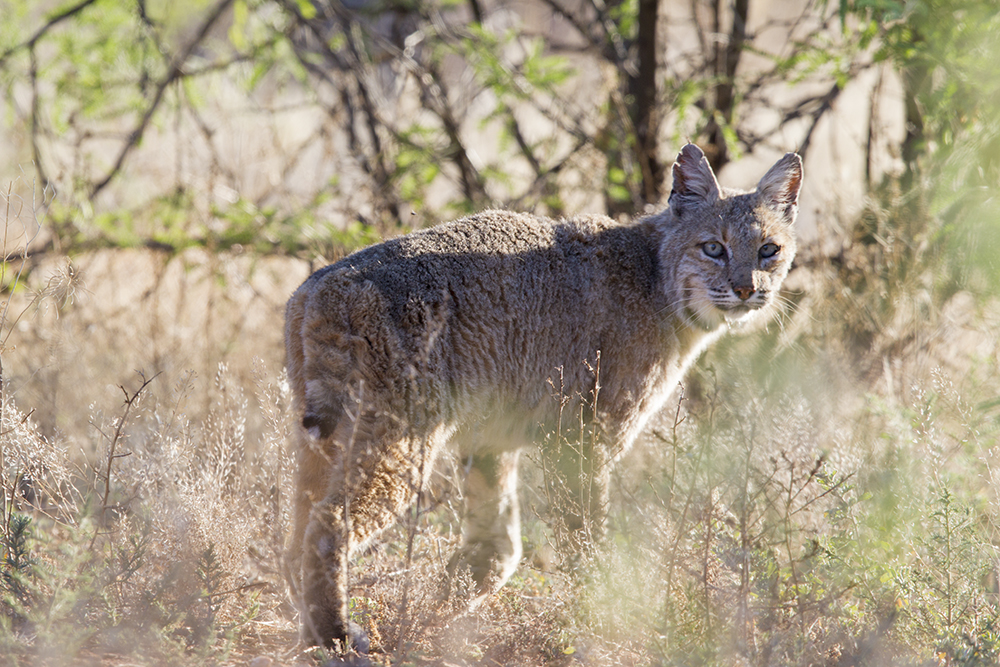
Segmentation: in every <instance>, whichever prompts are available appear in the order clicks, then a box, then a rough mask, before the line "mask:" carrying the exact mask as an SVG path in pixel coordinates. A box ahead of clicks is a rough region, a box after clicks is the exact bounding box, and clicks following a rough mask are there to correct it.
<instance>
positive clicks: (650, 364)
mask: <svg viewBox="0 0 1000 667" xmlns="http://www.w3.org/2000/svg"><path fill="white" fill-rule="evenodd" d="M801 180H802V164H801V160H800V158H799V157H798V156H797V155H794V154H791V153H789V154H788V155H785V156H784V157H783V158H782V159H780V160H779V161H778V162H777V163H776V164H775V165H774V166H773V167H772V168H771V170H770V171H768V172H767V174H766V175H765V176H764V177H763V178H762V179H761V181H760V183H759V184H758V186H757V189H756V190H755V191H752V192H741V191H735V190H729V189H722V188H720V187H719V185H718V183H717V182H716V179H715V175H714V174H713V173H712V170H711V168H710V167H709V165H708V162H707V160H706V159H705V156H704V154H703V153H702V151H701V150H700V149H698V148H697V147H696V146H694V145H691V144H689V145H687V146H685V147H684V149H683V150H682V151H681V152H680V154H679V155H678V157H677V160H676V162H675V164H674V167H673V190H672V192H671V195H670V200H669V206H668V208H667V209H665V210H663V211H662V212H660V213H658V214H656V215H653V216H650V217H646V218H643V219H640V220H638V221H636V222H634V223H628V224H622V223H618V222H615V221H613V220H611V219H610V218H607V217H603V216H583V217H576V218H572V219H561V220H551V219H547V218H541V217H536V216H532V215H525V214H521V213H514V212H510V211H496V210H494V211H485V212H483V213H479V214H477V215H473V216H470V217H467V218H464V219H462V220H458V221H455V222H451V223H447V224H442V225H440V226H437V227H434V228H431V229H428V230H424V231H420V232H416V233H413V234H410V235H408V236H404V237H401V238H397V239H393V240H390V241H386V242H384V243H381V244H378V245H375V246H372V247H370V248H367V249H365V250H361V251H359V252H357V253H354V254H353V255H350V256H348V257H347V258H345V259H343V260H341V261H339V262H337V263H336V264H333V265H331V266H328V267H326V268H324V269H321V270H319V271H317V272H316V273H315V274H313V275H312V276H311V277H310V278H308V279H307V280H306V281H305V283H304V284H303V285H302V286H301V287H300V288H299V289H298V291H296V292H295V294H294V295H293V296H292V298H291V299H290V301H289V302H288V308H287V318H286V330H285V336H286V346H287V363H288V372H289V377H290V380H291V384H292V389H293V394H294V397H295V408H296V410H297V411H298V414H299V415H300V418H301V423H302V428H301V429H299V447H298V466H299V468H298V480H297V482H298V487H297V489H298V490H297V496H296V499H295V524H294V529H293V533H292V535H291V537H290V540H289V543H288V554H287V566H288V570H289V580H290V583H291V586H292V590H293V594H294V596H295V597H296V601H297V603H298V606H299V611H300V615H301V619H302V630H303V636H304V638H305V639H306V640H307V641H309V642H312V643H316V644H326V645H332V644H333V643H334V642H335V641H338V640H348V639H353V640H354V641H359V640H360V636H359V633H358V631H357V629H356V628H353V627H352V625H351V624H350V623H349V622H348V618H347V602H348V599H347V588H346V586H347V580H346V573H347V565H348V559H349V557H350V554H351V553H352V552H353V551H355V550H357V549H359V548H361V547H362V546H363V545H365V544H366V543H368V542H369V541H370V540H372V539H373V538H374V537H376V536H377V535H378V534H379V533H380V532H381V531H382V530H384V529H385V528H386V527H387V526H389V525H390V524H391V523H392V522H393V521H395V519H396V518H397V517H398V516H399V515H400V514H401V513H402V512H403V511H404V510H405V509H406V508H407V507H409V505H410V504H411V503H412V502H413V500H414V498H415V496H416V493H417V491H418V490H419V489H420V488H421V486H422V485H423V484H425V483H426V482H427V479H428V475H429V474H430V472H431V470H432V468H433V465H434V461H435V459H436V458H437V455H438V453H439V451H440V450H441V448H442V447H443V446H444V445H445V444H446V443H449V442H450V443H451V444H452V445H454V446H455V447H457V448H458V450H459V451H460V452H461V454H462V456H463V460H468V461H470V462H471V465H470V468H469V472H468V475H467V479H466V482H465V485H466V497H467V501H468V511H467V520H466V522H465V533H464V544H463V547H462V548H461V549H460V551H459V553H458V554H456V556H455V558H453V559H452V568H453V569H458V568H464V567H468V568H469V571H470V572H471V574H472V578H473V580H474V581H475V582H476V584H477V585H478V586H479V593H480V595H487V594H489V593H490V592H491V591H494V590H496V589H497V588H499V586H501V585H502V584H503V582H504V581H506V579H507V578H508V577H509V576H510V574H511V573H512V572H513V570H514V569H515V568H516V566H517V563H518V561H519V559H520V557H521V543H520V534H519V523H518V508H517V490H516V484H517V461H518V452H519V451H520V449H521V448H523V447H524V446H527V445H529V444H531V443H532V442H534V441H536V440H537V439H538V434H539V429H540V428H546V427H551V426H552V424H553V423H554V421H555V420H556V419H557V416H558V411H559V407H560V400H558V399H557V398H554V397H553V391H554V389H553V387H554V386H555V387H557V388H558V389H559V391H560V392H561V393H562V395H563V396H564V397H567V398H568V399H570V400H571V401H579V402H581V404H582V403H587V402H588V399H587V397H591V399H589V400H592V394H591V391H592V389H593V388H594V386H595V373H596V372H598V371H597V363H598V358H599V377H600V396H599V400H598V404H597V412H596V415H594V417H595V421H596V423H598V424H599V425H600V431H601V442H600V444H599V445H598V448H597V449H595V450H594V451H592V452H587V453H585V454H586V457H587V458H586V461H584V462H583V463H585V464H586V465H589V466H590V467H591V468H593V469H594V477H593V479H591V480H589V482H588V483H587V487H586V488H587V489H588V490H589V491H588V492H589V494H590V497H589V501H588V502H587V503H584V504H585V505H586V506H587V507H588V508H589V510H588V511H589V513H590V514H591V515H593V516H596V519H597V523H598V524H599V523H600V514H601V512H602V508H603V505H604V502H605V500H606V493H607V491H606V489H607V487H606V481H607V475H606V466H605V465H603V462H605V461H607V460H609V459H611V458H613V457H614V456H616V455H618V454H619V453H621V452H622V451H624V450H625V449H626V448H627V447H628V446H629V445H630V444H631V443H632V441H633V440H634V439H635V437H636V436H637V434H638V433H639V432H640V431H641V429H642V428H643V426H644V425H645V424H646V422H647V421H648V419H649V418H650V417H651V416H652V415H653V414H654V413H655V412H656V411H657V410H659V409H660V408H661V407H662V405H663V403H664V402H665V401H666V399H667V398H668V396H669V394H670V392H671V391H672V390H673V389H674V387H675V386H676V385H677V383H678V381H679V380H680V379H681V377H682V375H683V373H684V371H685V369H686V368H687V367H688V366H689V365H690V364H691V363H692V362H693V361H694V360H695V359H696V358H697V357H698V355H699V354H701V352H702V351H703V350H704V349H705V347H706V346H708V345H709V344H710V343H711V342H712V341H713V340H715V339H716V338H717V337H718V336H719V335H721V333H722V332H723V331H724V330H725V329H726V328H727V325H733V324H738V323H745V322H747V321H750V320H753V319H757V318H760V317H766V316H767V315H768V313H770V312H771V311H773V309H774V304H775V302H776V295H777V292H778V289H779V287H780V286H781V282H782V280H783V279H784V278H785V275H786V274H787V272H788V269H789V267H790V265H791V262H792V258H793V257H794V255H795V237H794V233H793V229H792V225H793V222H794V220H795V216H796V210H797V209H796V207H797V201H798V193H799V188H800V185H801ZM556 377H558V380H557V382H555V383H553V382H551V381H550V380H552V379H553V378H556ZM575 405H576V404H573V405H571V406H570V409H574V407H575ZM563 409H564V410H565V409H566V406H565V405H564V406H563ZM595 462H596V463H595ZM559 463H560V465H562V466H563V467H565V468H573V467H574V466H575V467H576V468H579V466H580V463H581V462H580V461H579V460H573V461H568V462H567V461H565V460H562V461H560V462H559ZM568 523H569V524H570V525H571V527H574V528H577V529H582V527H583V526H584V525H585V521H584V517H576V518H575V519H572V518H571V519H568Z"/></svg>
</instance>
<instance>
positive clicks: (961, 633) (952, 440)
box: [0, 192, 1000, 667]
mask: <svg viewBox="0 0 1000 667" xmlns="http://www.w3.org/2000/svg"><path fill="white" fill-rule="evenodd" d="M7 197H8V199H9V200H10V201H11V203H12V204H16V203H17V202H16V197H14V196H12V195H11V193H10V192H8V195H7ZM17 210H18V209H17V208H16V207H13V206H12V207H11V208H9V209H8V219H7V222H8V225H7V227H8V229H18V228H19V229H22V230H23V231H24V233H28V232H29V230H31V229H33V227H32V224H33V222H34V219H33V216H32V215H31V214H30V213H25V211H30V210H31V206H30V205H28V206H26V207H22V208H21V209H19V210H20V211H21V212H20V214H17V213H15V212H16V211H17ZM6 247H7V248H8V252H9V253H10V254H9V255H8V257H7V261H6V262H5V263H4V267H5V268H4V270H5V274H4V275H5V285H6V287H7V292H6V294H7V302H6V307H5V308H6V309H5V311H4V318H3V322H2V324H3V327H2V343H3V347H2V349H0V360H2V372H3V379H4V384H3V395H2V402H0V408H2V413H0V484H2V492H3V503H2V507H0V509H2V510H3V511H2V523H0V549H2V556H3V560H2V562H0V655H3V656H4V661H5V662H4V664H12V665H69V664H74V665H75V664H94V665H161V664H178V665H193V664H198V665H200V664H227V665H228V664H232V665H247V664H249V665H253V666H254V667H265V666H266V665H292V664H297V665H306V666H309V665H319V664H323V663H324V662H325V658H324V657H323V656H322V654H320V653H316V652H313V651H310V650H307V649H305V648H304V647H301V646H298V645H297V639H296V628H295V618H294V612H293V610H292V608H291V607H290V605H289V604H288V601H287V598H286V594H285V591H284V585H283V582H282V579H281V576H280V558H281V548H282V541H283V539H284V535H285V533H286V529H287V526H288V509H289V502H288V498H289V497H290V488H289V484H290V482H291V461H290V456H289V453H288V451H287V450H286V447H287V443H288V441H289V438H288V435H289V430H290V428H291V424H292V421H291V416H290V414H289V405H288V393H287V386H286V384H285V382H284V379H283V372H282V370H281V364H282V358H281V334H280V332H281V307H282V303H283V301H284V299H285V297H286V296H287V294H289V293H290V292H291V291H292V289H293V288H294V286H295V284H297V282H298V281H299V280H300V279H301V278H302V277H304V276H305V275H306V273H307V272H308V268H307V267H306V265H305V264H304V263H301V262H297V261H295V260H288V259H283V260H275V259H262V258H256V257H252V256H249V255H247V254H226V255H214V256H213V255H209V254H208V253H204V252H203V251H200V250H192V251H189V252H187V253H182V254H179V255H177V256H174V257H170V258H168V257H166V256H163V255H157V254H155V253H151V252H147V251H124V250H116V251H113V250H108V251H100V252H97V253H94V254H91V255H86V256H82V257H76V258H74V259H73V260H72V263H70V262H68V260H66V259H64V258H57V257H49V258H45V260H44V261H42V262H41V263H38V264H36V265H35V266H34V267H31V268H33V270H32V271H31V272H30V274H27V273H26V272H25V273H21V274H18V273H17V269H18V267H19V266H23V267H25V268H28V265H27V263H26V262H27V260H25V259H23V258H22V257H21V256H20V255H19V254H18V252H17V249H16V248H17V245H16V244H9V245H7V246H6ZM858 247H859V248H862V249H864V252H860V251H859V253H860V254H854V253H852V254H848V255H846V256H845V257H844V258H841V261H839V262H838V261H833V262H831V261H829V260H823V259H822V258H816V259H809V258H806V259H805V261H804V262H803V263H802V266H801V267H800V268H799V269H797V273H796V275H793V277H792V278H791V280H790V285H791V287H792V294H791V296H792V297H793V299H794V300H795V301H796V302H797V305H796V308H795V309H793V310H792V311H790V312H789V313H788V314H787V315H786V316H784V317H783V318H782V320H781V321H780V322H778V323H776V324H774V325H772V326H771V327H770V328H769V330H767V331H762V332H756V333H754V334H752V335H751V336H747V337H743V338H736V337H733V338H730V339H728V340H727V341H726V342H725V343H723V344H722V345H720V346H719V347H718V348H717V349H715V350H713V351H712V352H711V353H710V354H709V355H707V357H706V359H704V360H703V362H702V363H701V364H700V365H699V367H698V369H696V371H695V372H694V373H693V374H692V375H691V377H689V378H688V380H687V383H686V386H685V388H684V395H683V397H681V398H679V399H678V401H677V402H675V403H673V404H672V406H671V408H670V409H669V410H667V411H665V413H664V414H663V415H662V416H661V419H660V421H659V423H657V424H656V425H655V427H654V428H653V429H652V430H651V431H650V433H648V434H647V436H646V437H645V439H644V440H643V441H642V442H640V443H638V444H637V446H636V447H635V448H634V449H633V450H632V451H631V452H629V453H628V454H627V455H626V456H625V457H624V459H623V460H622V461H621V462H620V464H619V465H618V466H616V467H615V468H614V473H613V477H612V479H613V484H612V489H613V492H612V497H611V499H610V504H609V508H608V509H609V512H608V513H609V528H608V535H607V538H606V540H605V541H604V542H603V543H602V544H600V545H591V546H593V549H592V550H590V551H589V552H588V553H589V556H588V557H585V558H583V559H581V560H573V561H569V560H564V559H563V558H562V556H564V555H565V549H563V548H562V542H563V541H564V536H562V535H561V527H560V521H559V517H558V516H555V515H553V513H552V511H551V506H552V505H553V504H554V503H553V494H554V493H557V490H558V484H557V483H556V482H555V481H554V480H553V479H552V478H551V477H547V476H546V475H545V474H544V471H540V470H538V469H537V468H538V467H536V469H535V470H534V471H531V470H526V471H525V475H524V477H525V478H526V483H525V484H524V485H523V489H522V493H521V495H522V497H521V500H522V507H523V508H524V509H525V514H526V517H525V522H524V523H525V526H524V536H525V537H524V539H525V560H524V562H523V563H522V567H521V568H520V569H519V571H518V573H517V574H516V575H515V577H514V578H513V580H512V581H511V582H510V583H509V584H508V585H507V586H506V587H505V588H504V589H503V591H501V593H500V594H498V595H496V596H494V597H493V598H491V599H489V600H488V601H487V602H486V603H485V604H484V605H483V606H482V607H481V608H480V609H478V610H476V611H474V612H468V611H466V610H464V608H462V606H461V605H460V604H457V603H455V602H454V601H451V602H449V601H445V600H442V599H441V597H440V591H441V589H442V583H443V581H444V578H445V576H446V574H445V564H446V563H447V561H448V558H449V556H450V555H451V553H452V552H453V550H454V549H455V547H456V545H457V542H458V535H459V533H460V526H461V520H462V518H461V510H460V509H459V507H460V505H461V503H460V500H461V499H460V498H459V490H458V489H459V488H460V485H458V484H456V483H455V480H456V479H457V476H458V473H457V472H456V470H455V469H457V468H458V467H459V466H455V465H453V466H451V467H452V469H448V466H447V465H445V466H443V470H442V472H441V474H440V475H439V476H438V477H437V478H436V480H435V483H434V484H433V488H432V489H430V490H429V491H428V493H426V494H425V497H424V500H423V502H422V503H421V505H420V507H418V508H416V509H415V510H414V511H413V512H412V513H411V514H409V515H408V516H407V517H404V520H402V521H401V522H400V523H399V525H397V526H396V527H395V528H393V529H392V531H390V533H389V534H387V535H386V536H385V539H384V540H383V541H382V542H381V545H380V546H376V547H373V548H372V549H371V550H370V551H369V552H367V553H365V554H363V555H362V556H361V557H359V558H358V559H357V560H356V562H355V564H354V566H353V567H354V570H353V578H352V583H353V586H354V587H353V589H352V596H353V598H352V605H353V612H354V614H355V619H356V620H357V621H359V622H360V623H361V624H362V625H363V626H364V627H365V628H366V629H367V631H368V633H369V635H370V636H371V638H372V655H371V660H372V661H374V662H376V663H379V664H394V665H397V664H398V665H402V664H413V665H442V666H443V665H451V666H457V665H484V666H486V665H572V664H584V665H831V666H832V665H987V664H996V660H997V655H998V651H1000V640H998V639H997V637H998V636H1000V635H998V634H997V631H996V626H997V623H996V622H997V616H998V609H997V605H998V601H1000V597H998V596H1000V593H998V591H1000V589H998V588H997V583H996V582H997V574H996V573H997V562H998V559H997V554H996V546H995V545H996V544H998V532H997V526H998V520H1000V477H998V474H997V470H998V469H1000V468H998V465H997V456H998V452H1000V449H998V448H997V446H996V444H995V443H996V432H997V418H996V405H997V402H996V400H995V396H997V395H998V394H1000V385H998V383H997V382H996V379H995V377H996V372H995V370H996V368H997V348H996V337H995V335H994V334H993V333H992V325H991V322H993V319H992V317H993V316H992V315H991V313H992V312H993V311H992V310H991V308H990V307H988V306H987V305H984V304H981V303H977V302H976V301H975V299H974V298H973V297H972V296H971V295H969V294H967V293H964V292H952V293H949V294H946V295H945V296H944V297H942V298H940V299H939V300H938V301H935V297H933V295H932V293H931V291H930V290H929V289H928V288H927V281H926V278H927V277H926V275H920V274H919V273H914V274H908V275H907V276H906V279H905V280H896V278H895V277H894V276H896V275H898V274H893V273H892V271H895V270H896V268H895V267H896V264H894V263H893V262H897V263H898V262H902V261H909V262H913V261H916V260H915V259H914V258H913V257H903V256H889V255H886V254H885V253H882V254H878V253H877V252H875V251H874V250H872V249H871V248H870V247H867V246H864V245H863V244H862V243H860V242H859V244H858ZM907 252H909V250H907ZM865 262H867V264H866V266H867V268H866V271H865V273H864V275H865V276H867V278H865V280H861V278H859V277H858V275H856V274H855V273H852V272H854V271H855V270H856V269H857V267H858V266H860V265H861V264H863V263H865ZM865 281H867V282H865ZM845 286H846V287H848V288H849V289H846V290H845V289H844V287H845ZM921 286H923V287H921ZM921 290H923V291H921ZM935 303H937V305H935ZM954 341H961V342H960V344H959V345H958V346H956V345H955V344H953V343H954ZM134 369H141V372H139V373H137V372H136V371H135V370H134ZM565 444H567V445H572V444H573V443H572V442H567V443H565ZM528 458H529V459H532V458H537V457H532V456H529V457H528ZM526 467H530V466H526ZM540 467H542V468H544V465H542V466H540ZM408 544H412V549H407V545H408ZM459 588H461V586H459Z"/></svg>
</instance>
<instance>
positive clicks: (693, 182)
mask: <svg viewBox="0 0 1000 667" xmlns="http://www.w3.org/2000/svg"><path fill="white" fill-rule="evenodd" d="M671 171H672V173H673V178H674V182H673V188H672V189H671V191H670V199H669V202H670V207H671V209H673V211H674V213H677V214H679V213H681V212H682V211H683V210H685V209H687V208H691V207H694V206H698V205H699V204H705V203H711V202H713V201H715V200H716V199H718V198H719V182H718V181H717V180H716V178H715V173H714V172H713V171H712V167H711V165H709V164H708V159H707V158H706V157H705V152H704V151H703V150H701V149H700V148H698V147H697V146H695V145H694V144H691V143H689V144H687V145H685V146H684V148H682V149H681V151H680V153H678V154H677V159H676V160H675V161H674V166H673V167H672V169H671Z"/></svg>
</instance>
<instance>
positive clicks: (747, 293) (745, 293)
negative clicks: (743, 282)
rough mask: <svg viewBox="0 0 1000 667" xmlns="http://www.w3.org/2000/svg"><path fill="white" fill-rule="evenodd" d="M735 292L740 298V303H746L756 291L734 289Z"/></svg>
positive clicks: (747, 288) (750, 288)
mask: <svg viewBox="0 0 1000 667" xmlns="http://www.w3.org/2000/svg"><path fill="white" fill-rule="evenodd" d="M733 291H734V292H736V296H738V297H739V298H740V301H746V300H747V299H749V298H750V297H752V296H753V292H754V289H753V288H752V287H735V286H734V287H733Z"/></svg>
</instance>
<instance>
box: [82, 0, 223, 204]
mask: <svg viewBox="0 0 1000 667" xmlns="http://www.w3.org/2000/svg"><path fill="white" fill-rule="evenodd" d="M231 4H233V0H221V2H219V4H218V5H216V6H215V9H214V10H213V11H212V13H211V14H210V15H209V16H208V18H207V19H205V22H204V23H202V25H201V28H200V29H199V30H198V34H197V35H196V36H195V38H194V39H192V40H191V41H190V42H188V45H187V46H186V47H185V48H184V50H183V51H181V53H180V54H179V55H178V56H177V57H176V58H174V60H173V62H171V64H170V68H169V70H168V71H167V75H166V76H165V77H164V78H163V80H162V81H160V83H159V84H158V85H157V86H156V92H155V93H154V94H153V99H152V101H151V102H150V103H149V106H148V107H146V111H145V113H143V115H142V118H141V119H140V120H139V124H138V125H137V126H136V128H135V129H134V130H132V132H131V134H129V136H128V140H127V141H126V142H125V146H123V147H122V149H121V151H120V152H119V153H118V158H117V159H116V160H115V163H114V166H112V167H111V170H110V171H109V172H108V173H107V174H106V175H105V176H104V178H102V179H101V180H100V181H98V182H97V183H96V184H95V185H94V186H93V187H92V188H91V190H90V197H91V199H93V198H94V197H96V196H97V195H98V193H100V192H101V190H103V189H104V188H105V187H106V186H107V185H108V183H110V182H111V180H112V179H113V178H114V177H115V176H117V175H118V172H119V171H121V168H122V165H123V164H124V163H125V158H126V157H128V154H129V153H130V152H131V151H132V149H133V148H135V147H136V145H138V143H139V140H140V139H142V135H143V134H145V132H146V128H147V127H148V126H149V122H150V121H151V120H152V119H153V114H154V113H156V110H157V109H158V108H159V106H160V102H161V101H162V100H163V94H164V93H165V92H166V90H167V88H168V87H170V85H171V84H172V83H173V82H174V81H176V80H177V79H178V78H180V77H181V75H182V74H183V72H182V67H183V66H184V63H185V62H186V61H187V59H188V58H189V57H190V56H191V54H192V53H193V52H194V50H195V49H196V48H198V46H199V45H201V43H202V41H204V39H205V37H206V36H207V35H208V32H209V30H211V29H212V26H213V25H215V22H216V21H218V20H219V18H220V17H221V16H222V15H223V14H224V13H225V11H226V10H227V9H229V6H230V5H231Z"/></svg>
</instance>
